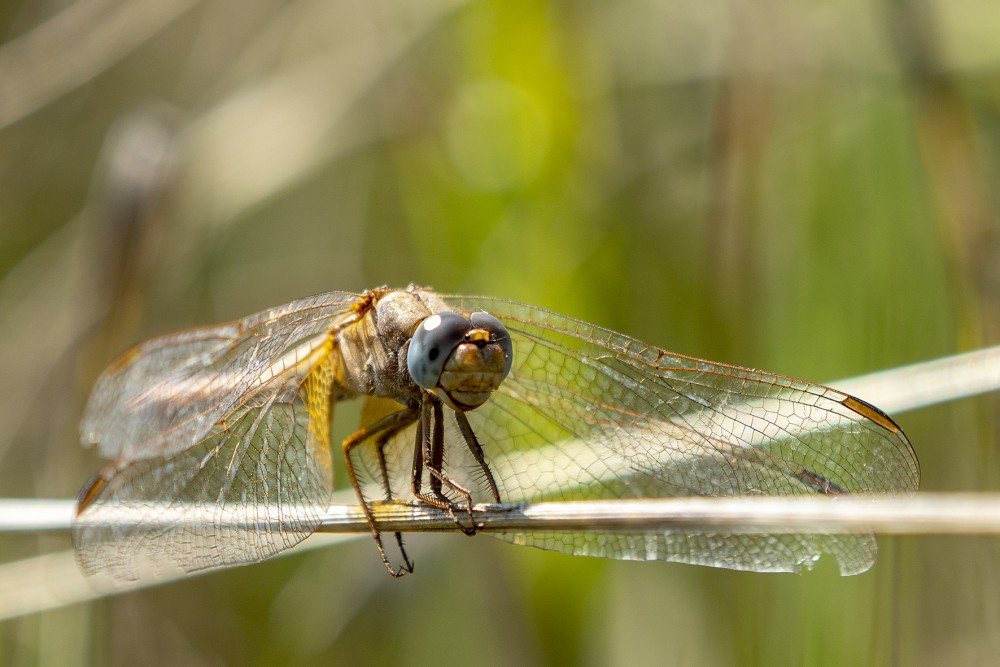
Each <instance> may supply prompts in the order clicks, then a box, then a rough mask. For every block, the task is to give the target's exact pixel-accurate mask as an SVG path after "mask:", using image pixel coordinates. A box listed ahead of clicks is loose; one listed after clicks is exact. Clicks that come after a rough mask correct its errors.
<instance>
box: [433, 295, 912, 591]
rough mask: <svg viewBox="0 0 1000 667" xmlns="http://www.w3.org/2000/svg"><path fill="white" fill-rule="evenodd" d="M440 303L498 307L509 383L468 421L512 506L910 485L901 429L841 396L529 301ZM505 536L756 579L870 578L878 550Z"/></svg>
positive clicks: (790, 542)
mask: <svg viewBox="0 0 1000 667" xmlns="http://www.w3.org/2000/svg"><path fill="white" fill-rule="evenodd" d="M448 300H449V303H450V304H451V305H452V306H453V307H455V308H456V310H461V311H472V310H485V311H487V312H490V313H492V314H493V315H495V316H496V317H498V318H499V319H500V320H501V321H502V322H503V323H504V325H505V326H506V327H507V328H508V330H509V331H510V333H511V337H512V339H513V342H514V364H513V367H512V369H511V372H510V375H509V377H508V378H507V380H506V381H505V382H504V384H503V385H502V387H501V388H500V390H499V391H498V392H496V394H495V395H494V396H493V397H492V398H491V399H490V401H488V402H487V403H486V404H485V405H484V406H482V407H481V408H479V409H477V410H475V411H472V412H470V413H469V419H470V421H471V422H472V424H473V427H474V429H475V431H476V433H477V435H478V437H479V440H480V442H481V443H482V445H483V448H484V450H485V452H486V458H487V461H489V463H490V466H491V468H492V470H493V473H494V475H495V476H496V478H497V482H498V484H499V485H500V487H501V496H502V498H503V499H504V500H505V501H506V502H522V501H538V500H577V499H590V498H655V497H670V496H690V495H698V496H745V495H811V494H816V493H841V492H846V493H873V494H878V493H905V492H912V491H915V490H916V488H917V485H918V483H919V470H918V466H917V460H916V457H915V455H914V453H913V450H912V448H911V447H910V444H909V442H908V441H907V440H906V437H905V436H904V435H903V433H902V432H901V431H900V430H899V428H898V427H897V426H896V425H895V424H894V423H893V422H892V421H891V420H890V419H889V418H888V417H886V416H885V415H884V414H882V413H880V412H879V411H877V410H876V409H874V408H872V407H871V406H868V405H867V404H865V403H863V402H861V401H858V400H857V399H854V398H851V397H849V396H847V395H845V394H843V393H841V392H838V391H835V390H833V389H829V388H826V387H822V386H819V385H813V384H809V383H805V382H801V381H798V380H793V379H790V378H785V377H780V376H775V375H769V374H767V373H761V372H758V371H752V370H748V369H743V368H737V367H732V366H726V365H723V364H716V363H711V362H706V361H702V360H698V359H692V358H689V357H683V356H680V355H675V354H671V353H668V352H664V351H662V350H660V349H657V348H652V347H649V346H646V345H643V344H641V343H639V342H638V341H635V340H633V339H631V338H628V337H627V336H622V335H620V334H617V333H614V332H611V331H608V330H605V329H600V328H598V327H594V326H592V325H588V324H586V323H583V322H580V321H577V320H573V319H570V318H566V317H562V316H559V315H556V314H554V313H550V312H548V311H545V310H542V309H539V308H534V307H531V306H525V305H521V304H516V303H511V302H507V301H502V300H498V299H488V298H468V297H450V298H448ZM449 443H450V444H449V452H455V451H456V450H457V449H460V448H461V447H462V444H461V440H460V439H456V437H455V434H454V433H452V434H451V436H450V439H449ZM460 456H463V457H464V454H463V455H460ZM452 463H454V461H452ZM462 465H464V466H469V467H471V468H472V469H474V466H470V464H468V462H467V461H465V460H463V462H462ZM477 488H478V487H477ZM504 538H505V539H508V540H510V541H512V542H516V543H521V544H530V545H533V546H537V547H541V548H545V549H554V550H557V551H563V552H567V553H573V554H582V555H592V556H604V557H610V558H619V559H628V560H672V561H679V562H687V563H696V564H701V565H713V566H720V567H728V568H733V569H743V570H754V571H798V570H800V569H801V567H802V566H803V565H805V566H807V567H809V566H811V565H812V563H813V562H814V561H815V560H816V559H818V558H819V556H820V554H821V553H823V552H826V553H831V554H833V555H835V556H836V557H837V559H838V562H839V564H840V568H841V571H842V572H843V573H845V574H852V573H857V572H862V571H864V570H866V569H868V568H869V567H870V566H871V564H872V563H873V562H874V557H875V551H876V542H875V539H874V536H872V535H783V534H759V533H739V534H721V533H718V534H717V533H704V532H694V531H681V530H678V531H666V532H657V533H642V534H625V533H605V534H594V533H586V534H585V533H562V532H560V533H524V534H509V535H505V536H504Z"/></svg>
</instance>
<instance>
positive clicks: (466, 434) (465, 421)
mask: <svg viewBox="0 0 1000 667" xmlns="http://www.w3.org/2000/svg"><path fill="white" fill-rule="evenodd" d="M455 420H456V421H457V422H458V429H459V430H460V431H461V432H462V438H464V439H465V444H466V445H468V447H469V451H470V452H472V455H473V456H474V457H476V462H477V463H478V464H479V467H480V468H482V470H483V474H484V475H485V476H486V483H487V484H489V485H490V493H492V494H493V500H495V501H496V502H498V503H499V502H500V490H499V489H498V488H497V482H496V480H495V479H494V478H493V471H492V470H490V464H489V463H487V462H486V456H485V455H484V454H483V448H482V447H481V446H480V445H479V439H478V438H477V437H476V432H475V431H473V430H472V424H470V423H469V418H468V417H466V416H465V413H464V412H456V413H455Z"/></svg>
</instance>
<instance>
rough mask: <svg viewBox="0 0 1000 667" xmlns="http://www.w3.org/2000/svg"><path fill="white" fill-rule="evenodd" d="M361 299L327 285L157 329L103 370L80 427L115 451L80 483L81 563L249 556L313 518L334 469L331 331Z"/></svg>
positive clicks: (153, 568)
mask: <svg viewBox="0 0 1000 667" xmlns="http://www.w3.org/2000/svg"><path fill="white" fill-rule="evenodd" d="M353 302H354V297H353V296H351V295H342V294H331V295H324V296H321V297H316V298H314V299H309V300H304V301H299V302H296V303H294V304H289V305H288V306H285V307H281V308H276V309H273V310H270V311H266V312H264V313H260V314H258V315H255V316H251V317H249V318H247V319H245V320H242V321H240V322H238V323H234V324H232V325H225V326H220V327H214V328H211V329H202V330H197V331H195V332H191V333H188V334H178V335H176V336H169V337H165V338H161V339H157V340H155V341H151V342H149V343H146V344H144V345H142V346H139V347H138V348H136V349H135V351H133V352H132V353H127V354H126V356H125V357H124V360H125V362H124V363H122V362H119V363H117V365H113V366H112V368H110V369H109V370H108V371H107V372H106V373H105V375H104V376H103V377H102V378H101V380H100V381H99V383H98V386H97V388H96V389H95V392H94V396H93V397H92V399H91V402H90V405H89V406H88V410H87V416H86V418H85V423H84V427H83V428H84V431H85V432H88V433H90V434H93V435H95V436H96V439H97V441H98V442H99V443H100V444H101V451H102V452H103V453H111V454H115V455H117V458H116V460H115V461H113V462H112V463H110V464H109V465H108V466H106V467H105V468H104V469H103V470H102V471H101V472H100V473H99V474H98V475H97V476H96V477H95V478H94V480H92V481H91V483H90V484H89V485H88V486H87V487H85V489H84V490H83V492H82V493H81V498H80V505H79V508H78V511H79V514H78V517H77V520H76V522H75V525H74V529H73V537H74V543H75V545H76V548H77V555H78V558H79V560H80V562H81V564H82V566H83V568H84V569H85V571H87V572H88V573H90V574H96V573H101V574H104V575H108V576H110V577H111V578H112V579H113V580H116V581H123V580H129V579H137V578H147V577H156V576H160V575H163V574H165V573H167V572H169V571H172V570H180V571H194V570H200V569H204V568H208V567H214V566H221V565H236V564H242V563H250V562H255V561H258V560H261V559H263V558H266V557H267V556H270V555H272V554H274V553H276V552H278V551H281V550H283V549H287V548H288V547H290V546H292V545H294V544H295V543H297V542H299V541H300V540H302V539H304V538H305V537H306V536H308V535H309V534H310V533H312V532H313V531H314V530H315V528H316V526H317V525H318V522H319V513H320V512H322V511H324V510H325V509H326V506H327V504H328V502H329V497H330V493H331V490H332V483H333V474H332V465H331V459H330V442H329V437H330V436H329V425H330V419H331V417H332V414H331V410H332V402H331V398H332V392H333V386H332V385H333V375H334V368H335V364H334V362H333V358H332V357H331V352H332V349H333V339H332V337H331V336H330V335H329V332H330V329H331V327H333V326H335V325H336V323H337V322H339V321H340V319H341V318H343V317H344V316H345V313H347V311H348V310H349V309H350V306H351V304H352V303H353ZM144 379H145V382H144ZM116 397H117V399H118V400H115V398H116ZM116 420H119V421H120V422H121V423H116ZM105 438H107V439H105Z"/></svg>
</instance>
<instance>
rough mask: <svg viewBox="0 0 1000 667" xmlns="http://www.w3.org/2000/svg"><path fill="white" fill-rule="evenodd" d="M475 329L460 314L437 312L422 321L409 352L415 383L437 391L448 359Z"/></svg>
mask: <svg viewBox="0 0 1000 667" xmlns="http://www.w3.org/2000/svg"><path fill="white" fill-rule="evenodd" d="M494 319H495V318H494ZM501 326H502V325H501ZM471 329H472V323H471V322H469V320H467V319H466V318H464V317H462V316H461V315H459V314H458V313H448V312H445V313H436V314H434V315H431V316H430V317H428V318H427V319H425V320H424V321H423V322H421V323H420V325H419V326H418V327H417V330H416V331H415V332H414V333H413V338H411V339H410V349H409V350H408V351H407V352H406V368H407V370H409V371H410V375H411V376H412V377H413V381H414V382H416V383H417V384H418V385H420V386H421V387H423V388H424V389H434V388H435V387H436V386H437V385H438V381H439V380H440V379H441V371H443V370H444V364H445V362H446V361H448V357H450V356H451V353H452V352H454V351H455V348H456V347H458V345H459V343H461V342H462V340H463V339H464V338H465V334H467V333H469V331H470V330H471Z"/></svg>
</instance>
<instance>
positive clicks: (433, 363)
mask: <svg viewBox="0 0 1000 667" xmlns="http://www.w3.org/2000/svg"><path fill="white" fill-rule="evenodd" d="M513 356H514V350H513V348H512V346H511V343H510V334H508V333H507V330H506V329H505V328H504V326H503V324H501V323H500V320H498V319H496V318H495V317H493V316H492V315H489V314H487V313H483V312H479V313H473V314H472V315H471V316H470V317H463V316H461V315H459V314H458V313H451V312H443V313H435V314H433V315H431V316H430V317H428V318H427V319H425V320H424V321H423V322H421V323H420V325H419V326H418V327H417V330H416V332H415V333H414V334H413V338H412V339H411V340H410V343H409V349H408V350H407V354H406V367H407V369H408V370H409V371H410V375H411V376H412V377H413V379H414V381H415V382H416V383H417V384H418V385H420V386H421V387H422V388H424V389H426V390H428V391H432V392H434V393H435V394H436V395H437V396H438V398H440V399H441V400H442V401H444V402H445V404H447V405H448V406H449V407H451V408H452V409H453V410H459V411H465V410H472V409H473V408H478V407H479V406H480V405H482V404H483V403H485V402H486V401H487V399H489V397H490V394H492V393H493V392H494V391H496V390H497V389H498V388H499V387H500V383H501V382H503V379H504V378H505V377H507V373H509V372H510V365H511V362H512V361H513Z"/></svg>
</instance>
